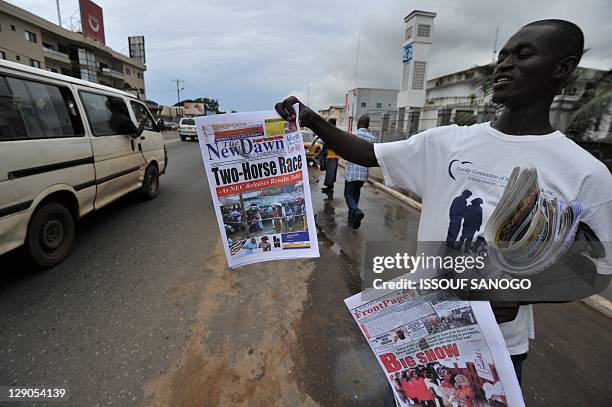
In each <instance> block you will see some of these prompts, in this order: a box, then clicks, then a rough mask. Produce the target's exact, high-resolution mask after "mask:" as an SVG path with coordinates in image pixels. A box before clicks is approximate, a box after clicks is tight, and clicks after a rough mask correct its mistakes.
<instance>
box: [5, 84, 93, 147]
mask: <svg viewBox="0 0 612 407" xmlns="http://www.w3.org/2000/svg"><path fill="white" fill-rule="evenodd" d="M0 99H1V100H4V101H7V102H8V103H6V104H5V105H6V106H5V109H3V113H2V118H3V119H4V120H3V123H5V124H6V125H3V126H0V141H4V140H20V139H28V138H30V139H40V138H56V137H74V136H81V135H83V127H82V123H81V121H80V119H79V115H78V112H77V110H76V104H75V101H74V97H73V95H72V92H71V91H70V90H69V89H68V88H66V87H60V86H55V85H47V84H44V83H40V82H32V81H29V80H23V79H18V78H12V77H6V78H3V77H0Z"/></svg>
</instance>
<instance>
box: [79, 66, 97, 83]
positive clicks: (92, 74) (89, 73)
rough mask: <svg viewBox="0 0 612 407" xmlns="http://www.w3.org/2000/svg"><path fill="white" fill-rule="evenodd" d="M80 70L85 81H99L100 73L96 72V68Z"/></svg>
mask: <svg viewBox="0 0 612 407" xmlns="http://www.w3.org/2000/svg"><path fill="white" fill-rule="evenodd" d="M80 72H81V79H83V80H84V81H89V82H93V83H97V82H98V74H97V73H96V71H95V70H93V69H89V68H81V69H80Z"/></svg>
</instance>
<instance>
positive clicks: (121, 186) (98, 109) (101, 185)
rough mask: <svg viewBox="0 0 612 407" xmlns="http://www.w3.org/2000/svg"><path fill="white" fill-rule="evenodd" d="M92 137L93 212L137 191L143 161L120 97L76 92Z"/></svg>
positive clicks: (133, 126) (124, 105)
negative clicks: (95, 187)
mask: <svg viewBox="0 0 612 407" xmlns="http://www.w3.org/2000/svg"><path fill="white" fill-rule="evenodd" d="M79 95H80V99H81V103H82V104H83V108H84V110H85V113H86V116H87V121H88V124H89V130H90V131H91V134H92V136H93V137H92V139H91V140H92V147H93V153H94V167H95V169H96V183H97V185H98V188H97V191H96V200H95V207H96V209H98V208H101V207H102V206H104V205H106V204H108V203H110V202H112V201H114V200H115V199H117V198H119V197H120V196H123V195H125V194H127V193H128V192H130V191H133V190H135V189H137V188H139V187H140V185H141V182H142V176H143V172H144V168H145V164H146V163H145V161H144V159H143V157H142V154H140V151H139V148H138V142H137V140H135V139H134V138H133V136H134V135H135V133H136V125H135V124H134V122H133V121H132V119H131V118H130V114H129V111H128V107H127V104H126V101H125V99H124V98H123V97H120V96H117V95H112V94H104V93H101V92H97V91H96V92H94V91H90V90H80V91H79Z"/></svg>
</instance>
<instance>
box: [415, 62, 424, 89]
mask: <svg viewBox="0 0 612 407" xmlns="http://www.w3.org/2000/svg"><path fill="white" fill-rule="evenodd" d="M425 65H426V63H425V62H420V61H415V63H414V74H413V75H412V89H423V84H424V83H425Z"/></svg>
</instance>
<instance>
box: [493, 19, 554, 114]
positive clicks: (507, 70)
mask: <svg viewBox="0 0 612 407" xmlns="http://www.w3.org/2000/svg"><path fill="white" fill-rule="evenodd" d="M554 33H555V28H554V27H548V26H533V27H524V28H521V29H520V30H519V31H518V32H517V33H516V34H514V35H513V36H512V37H510V39H509V40H508V42H506V44H505V45H504V46H503V48H502V49H501V51H500V52H499V57H498V59H497V65H496V67H495V71H494V73H493V102H494V103H501V104H504V105H506V106H508V107H521V106H525V105H529V104H533V103H535V102H537V101H538V100H541V99H542V98H546V99H549V98H551V95H554V93H555V90H556V87H557V82H556V80H555V77H554V75H555V73H556V71H557V65H558V62H559V57H558V53H557V52H555V47H559V46H560V45H561V44H555V41H554Z"/></svg>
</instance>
